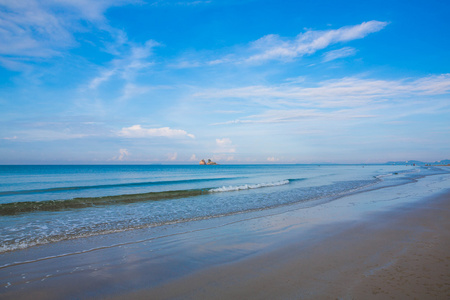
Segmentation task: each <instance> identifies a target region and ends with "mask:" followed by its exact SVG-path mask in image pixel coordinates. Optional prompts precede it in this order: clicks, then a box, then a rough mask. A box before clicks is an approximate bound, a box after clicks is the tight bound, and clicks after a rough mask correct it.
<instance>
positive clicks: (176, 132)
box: [118, 125, 195, 138]
mask: <svg viewBox="0 0 450 300" xmlns="http://www.w3.org/2000/svg"><path fill="white" fill-rule="evenodd" d="M118 135H119V136H122V137H126V138H148V137H168V138H182V137H190V138H195V136H194V135H192V134H189V133H187V132H186V131H184V130H181V129H170V128H169V127H161V128H142V127H141V125H133V126H131V127H124V128H122V130H121V131H119V132H118Z"/></svg>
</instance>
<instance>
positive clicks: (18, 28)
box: [0, 0, 132, 69]
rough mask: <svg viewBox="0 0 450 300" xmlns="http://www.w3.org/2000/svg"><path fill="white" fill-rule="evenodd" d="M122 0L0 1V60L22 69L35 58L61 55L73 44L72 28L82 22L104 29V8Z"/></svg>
mask: <svg viewBox="0 0 450 300" xmlns="http://www.w3.org/2000/svg"><path fill="white" fill-rule="evenodd" d="M126 2H132V1H126V0H100V1H88V0H79V1H75V0H61V1H54V0H24V1H0V20H1V22H0V62H1V63H2V64H3V65H4V66H5V67H7V68H11V69H22V68H24V66H25V65H26V64H27V63H29V62H33V61H36V60H39V59H47V58H50V57H54V56H60V55H62V52H63V51H64V50H65V49H68V48H71V47H74V46H76V45H77V41H76V39H75V37H74V33H75V32H79V31H82V30H85V29H84V28H85V25H84V24H83V22H86V21H87V22H89V23H91V24H95V25H94V26H96V27H99V28H101V29H102V30H105V29H108V25H107V22H106V20H105V18H104V16H103V14H104V13H105V11H106V10H107V9H108V8H110V7H112V6H116V5H121V4H124V3H126Z"/></svg>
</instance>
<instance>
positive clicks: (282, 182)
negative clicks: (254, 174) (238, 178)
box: [209, 180, 289, 193]
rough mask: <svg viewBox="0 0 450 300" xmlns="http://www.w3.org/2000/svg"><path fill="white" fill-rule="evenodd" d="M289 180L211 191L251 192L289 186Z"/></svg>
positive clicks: (224, 187) (212, 191)
mask: <svg viewBox="0 0 450 300" xmlns="http://www.w3.org/2000/svg"><path fill="white" fill-rule="evenodd" d="M288 183H289V180H281V181H277V182H271V183H258V184H244V185H236V186H223V187H220V188H215V189H210V190H209V192H210V193H217V192H234V191H241V190H249V189H258V188H263V187H271V186H279V185H285V184H288Z"/></svg>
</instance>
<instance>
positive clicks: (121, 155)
mask: <svg viewBox="0 0 450 300" xmlns="http://www.w3.org/2000/svg"><path fill="white" fill-rule="evenodd" d="M129 155H130V153H129V152H128V150H127V149H120V150H119V155H118V156H114V157H113V158H112V160H118V161H124V160H126V158H127V157H128V156H129Z"/></svg>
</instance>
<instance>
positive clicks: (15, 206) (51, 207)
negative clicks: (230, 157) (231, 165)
mask: <svg viewBox="0 0 450 300" xmlns="http://www.w3.org/2000/svg"><path fill="white" fill-rule="evenodd" d="M288 183H289V180H282V181H278V182H273V183H260V184H250V185H248V184H245V185H239V186H229V187H221V188H205V189H191V190H172V191H163V192H149V193H140V194H124V195H116V196H104V197H83V198H73V199H68V200H45V201H23V202H12V203H3V204H0V215H3V216H5V215H16V214H21V213H28V212H34V211H58V210H67V209H78V208H86V207H93V206H104V205H114V204H128V203H135V202H143V201H159V200H168V199H177V198H186V197H194V196H200V195H204V194H208V193H217V192H230V191H239V190H246V189H256V188H263V187H271V186H272V187H273V186H279V185H284V184H288Z"/></svg>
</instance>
